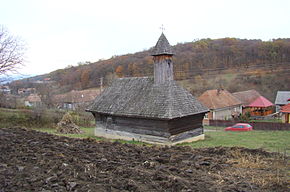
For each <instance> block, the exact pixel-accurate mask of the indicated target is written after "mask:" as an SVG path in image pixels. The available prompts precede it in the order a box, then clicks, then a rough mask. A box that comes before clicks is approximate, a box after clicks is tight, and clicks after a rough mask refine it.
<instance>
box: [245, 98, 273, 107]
mask: <svg viewBox="0 0 290 192" xmlns="http://www.w3.org/2000/svg"><path fill="white" fill-rule="evenodd" d="M273 105H274V104H273V103H272V102H271V101H269V100H268V99H266V98H265V97H263V96H260V97H258V98H257V99H256V100H255V101H253V102H252V103H250V104H249V105H247V107H270V106H273Z"/></svg>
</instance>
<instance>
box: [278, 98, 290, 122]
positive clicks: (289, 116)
mask: <svg viewBox="0 0 290 192" xmlns="http://www.w3.org/2000/svg"><path fill="white" fill-rule="evenodd" d="M289 102H290V98H289V99H288V104H287V105H284V106H283V107H282V108H281V110H280V112H281V113H282V122H283V123H290V103H289Z"/></svg>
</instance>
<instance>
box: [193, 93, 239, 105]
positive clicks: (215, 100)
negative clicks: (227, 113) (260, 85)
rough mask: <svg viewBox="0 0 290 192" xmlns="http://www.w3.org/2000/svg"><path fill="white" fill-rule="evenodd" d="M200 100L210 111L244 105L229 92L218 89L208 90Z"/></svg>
mask: <svg viewBox="0 0 290 192" xmlns="http://www.w3.org/2000/svg"><path fill="white" fill-rule="evenodd" d="M198 100H199V101H200V102H202V103H203V104H204V105H205V106H207V107H208V108H209V109H219V108H225V107H230V106H235V105H241V104H242V103H241V102H240V101H239V100H238V99H237V98H236V97H234V96H233V95H232V94H231V93H230V92H228V91H227V90H217V89H214V90H207V91H206V92H204V93H203V94H202V95H201V96H199V98H198Z"/></svg>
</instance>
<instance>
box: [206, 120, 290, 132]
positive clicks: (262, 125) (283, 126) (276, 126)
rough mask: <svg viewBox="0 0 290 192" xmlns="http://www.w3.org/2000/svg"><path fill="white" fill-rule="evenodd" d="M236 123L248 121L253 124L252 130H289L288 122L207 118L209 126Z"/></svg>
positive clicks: (223, 125) (224, 125) (226, 125)
mask: <svg viewBox="0 0 290 192" xmlns="http://www.w3.org/2000/svg"><path fill="white" fill-rule="evenodd" d="M236 123H248V124H250V125H252V126H253V129H254V130H277V131H278V130H279V131H282V130H288V131H290V124H289V123H273V122H243V121H227V120H209V125H210V126H217V127H228V126H231V125H234V124H236Z"/></svg>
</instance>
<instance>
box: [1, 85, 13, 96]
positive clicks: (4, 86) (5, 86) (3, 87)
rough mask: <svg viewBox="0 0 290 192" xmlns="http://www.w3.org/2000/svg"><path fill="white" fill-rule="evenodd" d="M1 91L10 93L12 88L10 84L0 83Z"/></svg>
mask: <svg viewBox="0 0 290 192" xmlns="http://www.w3.org/2000/svg"><path fill="white" fill-rule="evenodd" d="M0 93H3V94H10V93H11V90H10V88H9V86H7V85H0Z"/></svg>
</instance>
